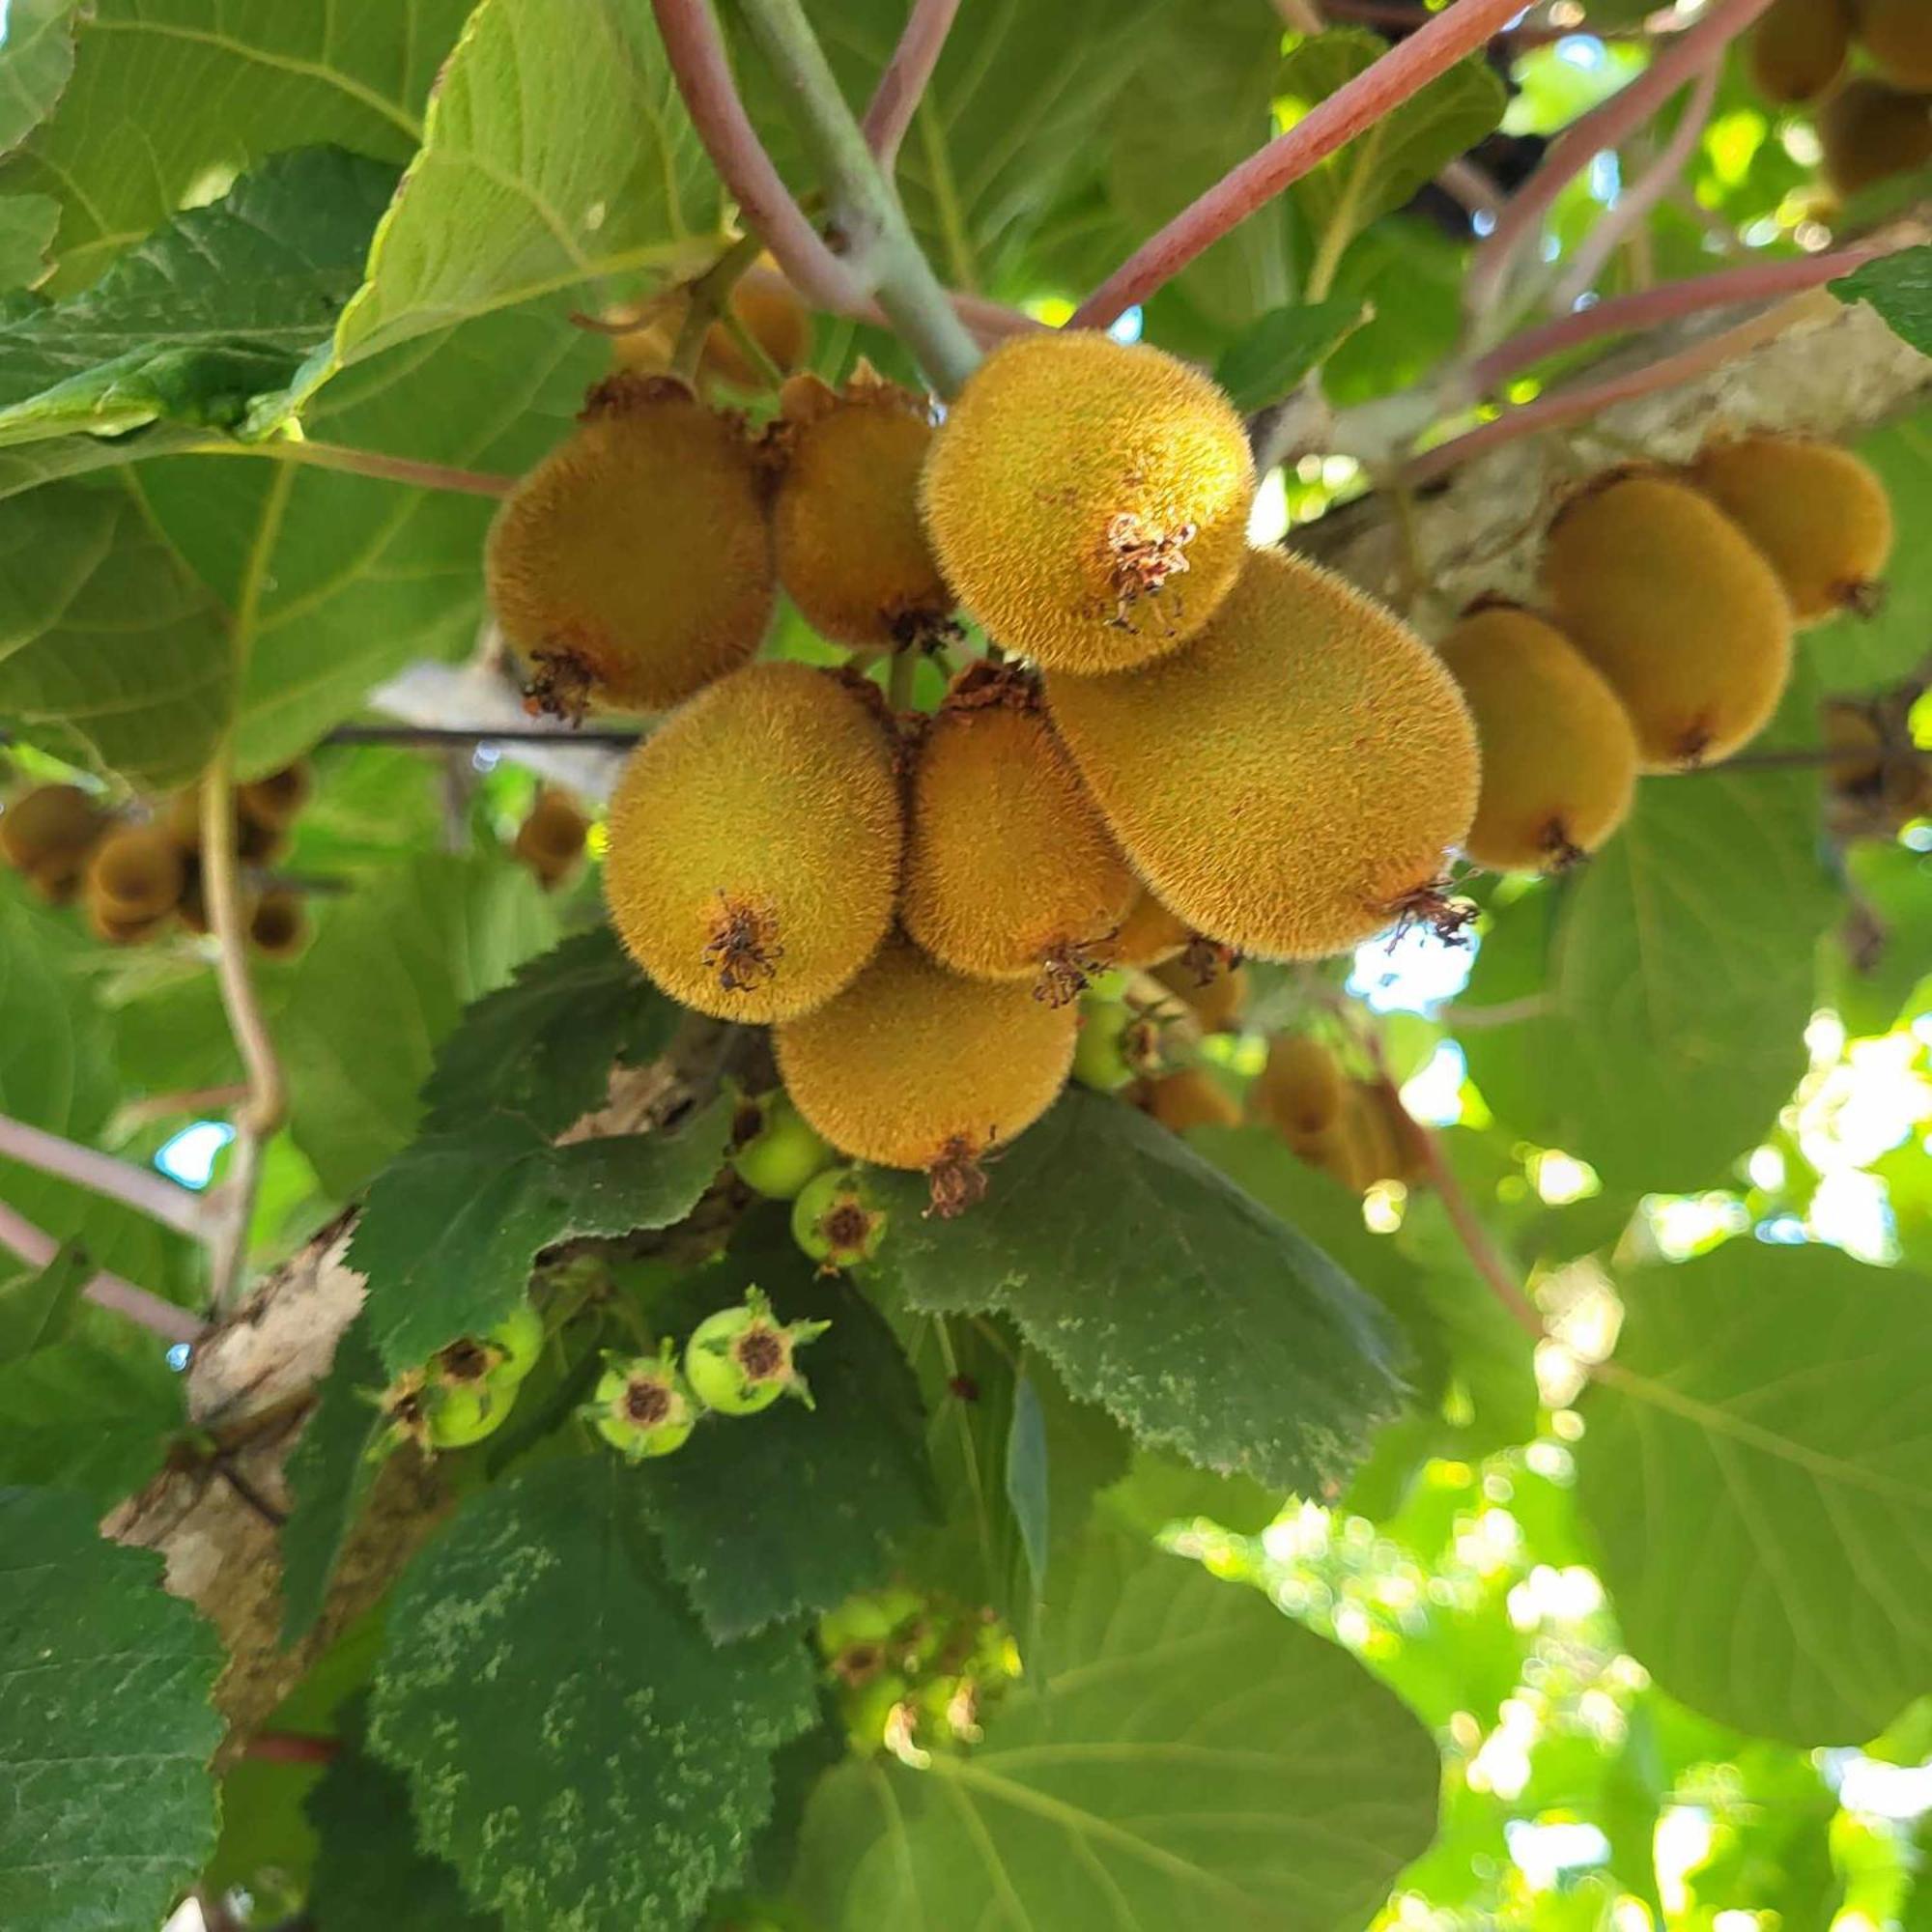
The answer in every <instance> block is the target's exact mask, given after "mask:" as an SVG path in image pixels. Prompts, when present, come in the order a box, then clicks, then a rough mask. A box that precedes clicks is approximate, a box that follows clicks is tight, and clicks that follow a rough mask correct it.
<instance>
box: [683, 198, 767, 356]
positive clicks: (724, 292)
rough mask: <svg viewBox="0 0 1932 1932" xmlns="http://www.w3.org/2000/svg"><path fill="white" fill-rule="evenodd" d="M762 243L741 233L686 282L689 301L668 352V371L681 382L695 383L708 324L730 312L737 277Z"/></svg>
mask: <svg viewBox="0 0 1932 1932" xmlns="http://www.w3.org/2000/svg"><path fill="white" fill-rule="evenodd" d="M764 245H765V244H764V242H763V241H760V240H759V239H758V237H757V236H755V235H746V236H742V237H741V238H740V239H739V240H738V241H734V242H732V244H731V245H730V247H728V248H727V249H725V252H724V254H722V255H720V256H719V258H718V259H717V261H715V262H713V263H712V265H711V266H710V268H708V269H706V270H705V271H704V272H703V273H702V274H701V275H699V276H697V277H696V280H694V281H693V282H691V283H690V284H689V286H688V288H687V290H686V294H687V295H688V296H689V298H690V300H689V303H688V305H687V306H686V308H685V311H684V321H683V323H682V324H680V326H679V327H678V331H677V342H676V344H675V345H674V346H673V348H672V350H671V352H670V373H671V374H672V375H673V376H675V377H677V378H678V380H679V381H680V382H683V383H690V384H696V379H697V358H698V357H699V356H700V355H702V354H703V353H704V338H705V336H706V335H707V334H708V333H709V332H710V329H711V325H712V324H713V323H714V322H717V321H720V320H721V319H722V318H723V317H724V316H725V315H726V314H727V313H728V312H729V308H730V301H731V291H732V290H733V289H734V288H736V287H737V285H738V277H739V276H740V275H742V274H743V273H744V272H745V270H747V269H749V268H750V267H751V266H752V264H753V262H755V261H756V260H757V259H758V256H759V255H760V254H761V253H762V252H763V250H764ZM759 353H760V354H761V355H762V353H763V352H762V351H760V352H759Z"/></svg>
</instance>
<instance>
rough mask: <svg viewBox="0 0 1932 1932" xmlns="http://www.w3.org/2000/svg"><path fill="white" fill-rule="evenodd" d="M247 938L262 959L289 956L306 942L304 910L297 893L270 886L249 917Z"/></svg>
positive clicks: (291, 957)
mask: <svg viewBox="0 0 1932 1932" xmlns="http://www.w3.org/2000/svg"><path fill="white" fill-rule="evenodd" d="M248 940H249V943H250V944H251V945H252V946H253V947H254V948H255V950H256V951H257V952H260V953H261V954H262V955H263V957H264V958H267V959H293V958H294V957H295V955H296V954H297V953H298V952H300V951H301V950H302V948H303V947H304V946H305V945H306V944H307V943H308V912H307V909H306V908H305V907H304V906H303V904H302V902H301V895H299V894H298V893H292V892H290V891H288V890H287V889H286V888H285V887H280V886H275V887H270V890H269V891H268V892H266V893H264V894H263V895H262V896H261V897H260V898H259V899H258V900H257V901H256V903H255V910H254V912H253V913H252V914H251V915H250V917H249V920H248Z"/></svg>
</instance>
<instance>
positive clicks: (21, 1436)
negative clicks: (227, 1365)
mask: <svg viewBox="0 0 1932 1932" xmlns="http://www.w3.org/2000/svg"><path fill="white" fill-rule="evenodd" d="M184 1420H185V1417H184V1414H183V1410H182V1392H181V1378H180V1377H179V1376H177V1375H175V1374H174V1373H173V1372H172V1371H171V1370H170V1369H169V1368H168V1366H167V1364H166V1362H165V1361H164V1360H163V1359H162V1356H161V1348H160V1344H159V1343H156V1344H155V1345H154V1348H153V1351H152V1353H146V1354H139V1355H137V1354H119V1353H115V1352H113V1351H111V1350H107V1349H104V1348H101V1347H99V1346H98V1345H97V1344H95V1343H92V1342H84V1341H83V1342H57V1343H55V1344H54V1346H53V1347H52V1348H50V1349H43V1350H41V1351H40V1352H39V1353H38V1354H33V1355H29V1356H27V1357H26V1359H25V1360H24V1361H18V1362H14V1363H10V1364H9V1365H8V1366H7V1367H6V1368H4V1369H0V1483H20V1484H35V1485H39V1486H41V1487H43V1488H47V1489H62V1490H73V1491H75V1492H78V1493H80V1494H81V1495H84V1496H86V1497H88V1498H89V1499H90V1500H91V1501H92V1502H93V1503H94V1505H95V1506H96V1508H97V1509H102V1510H104V1509H107V1508H109V1507H110V1506H111V1505H112V1504H114V1503H118V1502H119V1501H120V1500H121V1499H122V1497H124V1496H125V1495H127V1494H128V1492H130V1491H131V1490H135V1489H138V1488H139V1487H140V1485H141V1484H142V1483H144V1482H146V1481H147V1479H148V1478H149V1477H150V1476H152V1475H153V1474H154V1473H155V1471H156V1468H158V1467H159V1466H160V1461H161V1457H162V1454H163V1452H164V1451H165V1450H166V1448H167V1445H168V1442H169V1440H170V1438H171V1437H172V1436H173V1435H175V1434H176V1433H177V1432H178V1431H179V1430H180V1429H181V1427H182V1425H183V1422H184Z"/></svg>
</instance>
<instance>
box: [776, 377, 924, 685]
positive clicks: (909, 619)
mask: <svg viewBox="0 0 1932 1932" xmlns="http://www.w3.org/2000/svg"><path fill="white" fill-rule="evenodd" d="M780 407H781V411H782V412H783V414H782V420H781V423H780V424H779V425H778V426H777V427H776V428H775V430H774V432H773V443H774V447H775V449H776V450H777V452H778V454H779V458H780V461H781V465H782V470H781V476H780V480H779V486H778V494H777V496H776V497H774V498H773V500H772V539H773V543H774V546H775V548H776V553H777V556H778V571H779V582H781V584H782V585H783V586H784V589H785V592H786V594H787V595H788V596H789V597H790V598H791V601H792V602H793V603H794V604H796V605H797V606H798V608H799V611H801V612H802V613H803V615H804V617H805V619H806V621H807V622H808V623H809V624H810V625H811V627H812V628H813V629H814V630H815V631H817V632H818V634H819V635H820V636H821V637H825V638H830V639H833V641H834V642H836V643H841V644H858V645H864V646H869V647H873V648H878V649H884V648H886V647H887V646H889V645H893V644H910V643H916V642H918V641H920V640H921V639H926V638H931V637H933V636H935V635H937V634H938V633H939V632H940V630H941V629H942V627H943V626H944V625H945V623H946V621H947V617H948V614H949V613H950V612H951V611H952V605H953V601H954V600H953V596H952V592H951V591H950V590H949V589H948V588H947V587H946V580H945V579H944V578H943V577H942V576H941V575H940V574H939V564H938V562H937V560H936V559H935V558H934V556H933V554H932V546H931V544H930V543H929V542H928V541H927V540H926V534H925V526H924V524H923V522H922V521H921V519H920V514H919V479H920V474H921V471H922V470H923V469H924V467H925V459H926V454H927V452H928V451H929V450H930V448H931V446H932V434H933V432H932V421H931V417H930V416H929V415H928V413H927V412H926V405H925V398H924V397H923V396H916V395H914V394H913V392H912V391H911V390H910V389H903V388H901V387H899V385H898V384H896V383H888V382H884V381H882V380H881V379H880V378H879V377H877V376H875V375H872V374H871V373H870V372H869V371H862V372H861V374H860V375H858V376H856V377H854V379H853V380H852V381H851V382H850V383H848V384H846V385H845V388H844V389H843V390H842V391H838V390H834V389H831V388H828V387H827V386H826V385H825V384H823V383H821V382H820V381H819V380H818V378H817V377H816V376H794V377H793V378H792V379H791V380H790V381H789V382H788V383H786V384H785V385H784V388H783V390H782V391H781V398H780Z"/></svg>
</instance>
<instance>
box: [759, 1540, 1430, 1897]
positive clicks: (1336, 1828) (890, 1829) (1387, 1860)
mask: <svg viewBox="0 0 1932 1932" xmlns="http://www.w3.org/2000/svg"><path fill="white" fill-rule="evenodd" d="M1050 1621H1051V1644H1050V1651H1051V1658H1052V1676H1051V1678H1050V1680H1049V1685H1048V1688H1047V1689H1046V1690H1044V1691H1043V1692H1040V1691H1034V1690H1015V1691H1013V1692H1011V1693H1009V1696H1008V1698H1007V1699H1006V1701H1005V1702H1003V1703H1002V1704H1001V1705H999V1706H998V1707H997V1709H996V1710H995V1712H994V1713H993V1714H992V1715H991V1717H990V1718H989V1719H988V1720H987V1724H986V1739H985V1742H984V1743H983V1744H981V1745H980V1746H978V1747H976V1748H975V1749H974V1750H973V1751H971V1752H970V1753H969V1754H966V1755H963V1756H952V1755H950V1754H945V1753H938V1752H935V1753H934V1754H933V1756H932V1757H931V1759H930V1761H929V1764H928V1765H927V1766H926V1767H925V1768H923V1769H922V1770H918V1771H914V1770H912V1769H910V1768H908V1767H906V1766H904V1765H902V1764H899V1763H898V1762H896V1761H894V1760H888V1759H877V1760H873V1761H871V1762H867V1763H861V1764H848V1765H846V1766H845V1767H844V1768H843V1769H841V1770H839V1771H837V1772H835V1773H834V1774H833V1775H832V1776H830V1777H829V1778H827V1779H826V1780H825V1782H824V1783H823V1784H821V1785H820V1786H819V1788H818V1790H817V1792H816V1793H815V1794H814V1795H813V1797H812V1800H811V1803H810V1807H809V1809H808V1811H807V1815H806V1831H805V1840H804V1843H803V1846H802V1847H801V1852H800V1860H799V1866H798V1871H797V1876H796V1878H795V1880H794V1895H795V1896H796V1898H797V1899H798V1901H799V1902H800V1903H801V1904H802V1905H803V1907H804V1908H805V1910H806V1911H807V1912H809V1913H810V1914H812V1915H814V1922H816V1923H818V1924H820V1925H822V1926H824V1927H825V1928H826V1932H860V1928H866V1932H870V1928H873V1927H878V1926H886V1925H891V1926H901V1925H904V1926H912V1925H918V1924H921V1923H926V1924H938V1923H941V1922H943V1923H945V1924H946V1925H949V1926H952V1925H958V1926H975V1927H978V1928H980V1932H1028V1928H1042V1927H1056V1928H1057V1927H1062V1926H1065V1927H1072V1926H1099V1925H1120V1926H1160V1927H1163V1928H1171V1932H1210V1928H1211V1932H1226V1928H1229V1927H1233V1926H1253V1927H1256V1928H1260V1927H1263V1926H1267V1927H1270V1928H1277V1932H1329V1928H1331V1927H1334V1926H1338V1925H1344V1924H1360V1923H1362V1922H1363V1921H1364V1920H1365V1919H1366V1918H1367V1917H1368V1916H1369V1914H1370V1913H1371V1912H1372V1911H1373V1910H1374V1908H1375V1907H1376V1906H1377V1905H1378V1903H1379V1902H1380V1900H1381V1899H1382V1897H1383V1895H1384V1894H1385V1893H1386V1891H1387V1889H1388V1887H1389V1884H1390V1881H1391V1880H1392V1879H1393V1878H1394V1877H1395V1875H1396V1873H1397V1872H1399V1871H1400V1870H1401V1869H1402V1867H1403V1866H1404V1865H1405V1864H1406V1863H1407V1861H1409V1860H1410V1859H1411V1858H1413V1857H1414V1856H1415V1855H1416V1854H1417V1853H1419V1852H1420V1851H1421V1850H1422V1849H1423V1848H1424V1846H1426V1845H1427V1844H1428V1842H1429V1839H1430V1836H1431V1834H1432V1833H1433V1832H1434V1830H1435V1804H1436V1781H1437V1765H1436V1759H1435V1747H1434V1746H1433V1745H1432V1743H1431V1742H1430V1738H1429V1734H1428V1732H1427V1731H1425V1730H1424V1729H1423V1727H1422V1726H1421V1725H1420V1724H1419V1723H1417V1722H1416V1720H1415V1719H1414V1718H1413V1717H1411V1716H1410V1715H1409V1713H1408V1712H1407V1710H1406V1709H1405V1708H1404V1706H1403V1705H1402V1704H1401V1703H1399V1702H1398V1701H1397V1699H1396V1698H1395V1697H1394V1696H1393V1695H1392V1694H1391V1693H1390V1692H1389V1691H1387V1690H1384V1689H1383V1688H1382V1687H1381V1686H1380V1685H1379V1684H1378V1683H1377V1682H1376V1681H1375V1680H1374V1679H1373V1678H1372V1677H1370V1676H1369V1674H1368V1672H1367V1671H1366V1670H1364V1669H1363V1668H1362V1666H1361V1665H1360V1664H1358V1663H1357V1662H1355V1661H1354V1660H1353V1659H1352V1658H1351V1657H1350V1656H1349V1654H1348V1653H1347V1652H1346V1651H1343V1650H1341V1649H1339V1648H1337V1647H1336V1646H1335V1645H1333V1644H1329V1643H1326V1642H1323V1641H1322V1639H1321V1638H1320V1637H1317V1636H1315V1635H1313V1634H1310V1633H1309V1632H1307V1631H1305V1630H1302V1629H1300V1628H1299V1627H1298V1626H1296V1625H1294V1624H1292V1623H1290V1622H1288V1621H1287V1620H1286V1619H1285V1618H1283V1617H1282V1616H1281V1615H1280V1613H1279V1612H1278V1611H1276V1610H1275V1609H1274V1608H1273V1607H1272V1606H1271V1605H1269V1603H1268V1602H1267V1600H1266V1598H1265V1597H1264V1596H1262V1595H1261V1594H1260V1593H1259V1592H1256V1591H1253V1590H1249V1589H1245V1588H1241V1587H1238V1586H1236V1585H1232V1584H1227V1583H1218V1582H1216V1581H1214V1580H1213V1579H1212V1578H1211V1577H1208V1575H1207V1574H1206V1573H1205V1572H1204V1571H1202V1570H1200V1569H1198V1568H1197V1567H1195V1566H1194V1565H1193V1564H1190V1563H1185V1562H1182V1561H1181V1560H1179V1558H1177V1557H1173V1556H1169V1555H1165V1554H1162V1553H1160V1552H1157V1551H1148V1550H1146V1549H1145V1548H1137V1547H1136V1546H1135V1545H1133V1544H1132V1543H1130V1542H1129V1541H1127V1540H1126V1539H1124V1538H1119V1537H1112V1536H1106V1537H1095V1538H1094V1539H1092V1540H1091V1541H1090V1543H1089V1544H1088V1545H1087V1546H1086V1548H1084V1549H1083V1551H1082V1560H1081V1562H1080V1564H1079V1566H1078V1569H1077V1571H1076V1572H1075V1573H1074V1575H1073V1577H1072V1578H1071V1580H1070V1582H1069V1584H1068V1585H1067V1588H1066V1593H1065V1597H1064V1598H1063V1600H1062V1602H1061V1603H1060V1605H1058V1607H1057V1609H1056V1610H1055V1611H1054V1613H1053V1614H1052V1617H1051V1620H1050ZM936 1900H943V1901H944V1902H945V1903H944V1911H945V1918H944V1920H943V1921H941V1920H938V1919H935V1918H933V1916H932V1915H933V1911H934V1901H936Z"/></svg>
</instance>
